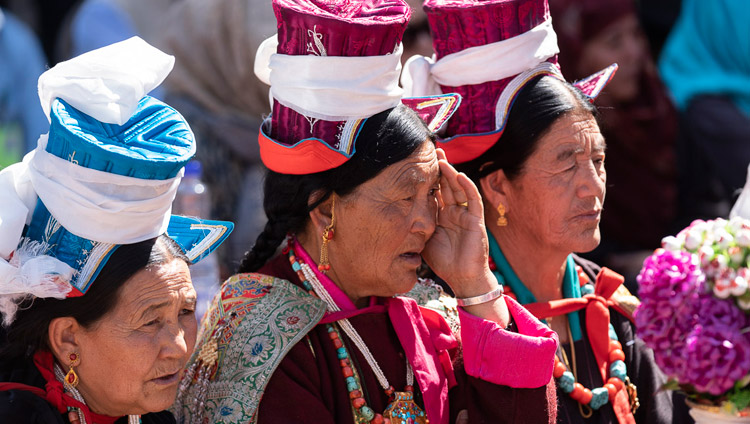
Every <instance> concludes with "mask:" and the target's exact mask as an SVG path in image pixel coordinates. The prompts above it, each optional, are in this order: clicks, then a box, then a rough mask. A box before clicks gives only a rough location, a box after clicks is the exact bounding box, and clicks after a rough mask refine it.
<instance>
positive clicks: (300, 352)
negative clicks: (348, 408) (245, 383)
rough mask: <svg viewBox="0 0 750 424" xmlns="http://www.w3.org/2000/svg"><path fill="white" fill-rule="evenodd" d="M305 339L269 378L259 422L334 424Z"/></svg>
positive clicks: (261, 405)
mask: <svg viewBox="0 0 750 424" xmlns="http://www.w3.org/2000/svg"><path fill="white" fill-rule="evenodd" d="M308 343H309V342H308V340H307V339H303V340H302V341H300V342H299V343H297V344H296V345H295V346H294V347H292V350H291V351H290V352H289V354H287V356H286V357H285V358H284V359H283V360H282V361H281V364H279V367H278V368H277V369H276V371H275V372H274V373H273V375H272V376H271V379H270V380H269V382H268V386H267V387H266V390H265V392H264V394H263V397H262V398H261V402H260V407H259V408H258V423H260V424H263V423H268V424H271V423H274V424H275V423H300V424H304V423H311V424H312V423H321V424H325V423H335V422H336V420H335V418H334V416H333V414H331V412H330V410H329V405H328V402H326V401H325V400H324V399H323V397H324V396H325V394H324V393H322V390H321V387H320V373H319V370H318V364H317V363H316V361H315V358H314V357H313V354H312V351H311V350H310V347H309V344H308Z"/></svg>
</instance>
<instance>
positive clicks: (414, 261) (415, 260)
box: [398, 252, 422, 267]
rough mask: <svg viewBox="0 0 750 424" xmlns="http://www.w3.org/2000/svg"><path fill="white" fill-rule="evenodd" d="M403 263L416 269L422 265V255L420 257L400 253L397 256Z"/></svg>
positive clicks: (413, 254) (415, 253)
mask: <svg viewBox="0 0 750 424" xmlns="http://www.w3.org/2000/svg"><path fill="white" fill-rule="evenodd" d="M398 257H399V258H401V259H402V260H403V261H405V262H406V263H408V264H409V265H413V266H414V267H418V266H419V265H421V264H422V255H420V254H419V253H417V252H406V253H402V254H400V255H399V256H398Z"/></svg>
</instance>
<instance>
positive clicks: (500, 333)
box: [458, 296, 557, 388]
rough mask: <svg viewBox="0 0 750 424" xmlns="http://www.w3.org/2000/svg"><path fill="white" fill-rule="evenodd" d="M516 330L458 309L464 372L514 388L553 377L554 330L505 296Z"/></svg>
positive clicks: (533, 384)
mask: <svg viewBox="0 0 750 424" xmlns="http://www.w3.org/2000/svg"><path fill="white" fill-rule="evenodd" d="M504 298H505V303H506V304H507V305H508V310H509V311H510V314H511V315H512V316H513V319H514V320H515V323H516V326H517V327H518V333H514V332H510V331H505V330H504V329H502V328H500V326H499V325H498V324H497V323H495V322H492V321H487V320H485V319H482V318H479V317H476V316H474V315H471V314H469V313H468V312H466V311H464V310H463V309H462V308H459V309H458V313H459V319H460V320H461V344H462V347H463V354H464V368H465V370H466V373H467V374H468V375H470V376H472V377H476V378H479V379H482V380H485V381H488V382H490V383H494V384H499V385H502V386H510V387H515V388H537V387H542V386H544V385H545V384H547V383H548V382H549V381H550V378H552V369H553V366H554V363H555V352H556V350H557V334H555V332H554V331H552V330H550V329H549V328H548V327H547V326H546V325H544V324H542V323H541V322H540V321H539V320H538V319H536V318H535V317H534V316H533V315H531V314H530V313H529V312H528V311H527V310H526V309H524V308H523V306H521V305H519V304H518V302H516V301H515V300H513V299H511V298H509V297H508V296H504Z"/></svg>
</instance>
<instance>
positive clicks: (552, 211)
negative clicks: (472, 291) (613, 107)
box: [507, 112, 607, 254]
mask: <svg viewBox="0 0 750 424" xmlns="http://www.w3.org/2000/svg"><path fill="white" fill-rule="evenodd" d="M605 147H606V145H605V142H604V137H602V135H601V133H600V132H599V126H598V125H597V123H596V121H595V120H594V118H593V117H592V116H591V114H589V113H587V112H580V113H579V112H573V113H568V114H566V115H563V116H562V117H560V118H559V119H558V120H557V121H556V122H555V123H554V124H553V125H552V126H551V127H550V129H549V131H548V132H547V134H546V135H544V136H543V137H542V138H540V139H539V144H538V146H537V147H536V150H535V152H534V153H533V154H532V155H531V156H530V157H529V158H528V159H527V160H526V163H525V164H524V167H523V169H522V171H521V174H520V175H519V176H518V177H516V178H515V179H514V180H513V181H512V182H511V184H510V186H511V188H510V190H509V192H508V193H507V198H508V203H509V205H508V214H507V217H508V225H509V226H511V225H513V226H515V227H516V228H514V231H515V232H516V233H517V234H523V235H524V237H531V238H533V240H532V242H533V244H535V245H537V246H539V247H540V251H550V250H552V251H557V252H561V253H565V254H568V253H570V252H588V251H590V250H592V249H594V248H595V247H596V246H597V245H598V244H599V241H600V234H599V219H600V217H601V211H602V205H603V203H604V194H605V183H606V181H607V175H606V173H605V170H604V150H605Z"/></svg>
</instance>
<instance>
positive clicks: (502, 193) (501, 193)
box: [479, 169, 511, 211]
mask: <svg viewBox="0 0 750 424" xmlns="http://www.w3.org/2000/svg"><path fill="white" fill-rule="evenodd" d="M479 186H480V187H481V189H482V198H483V199H484V202H485V204H487V206H488V208H489V209H492V210H496V209H497V206H498V205H499V204H501V203H502V205H503V206H504V207H505V210H506V211H508V210H509V209H510V206H511V205H509V204H508V203H509V202H508V194H509V191H510V188H511V187H510V180H508V177H507V176H505V172H504V171H503V170H502V169H498V170H497V171H494V172H492V173H491V174H489V175H487V176H485V177H483V178H482V179H480V180H479Z"/></svg>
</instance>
